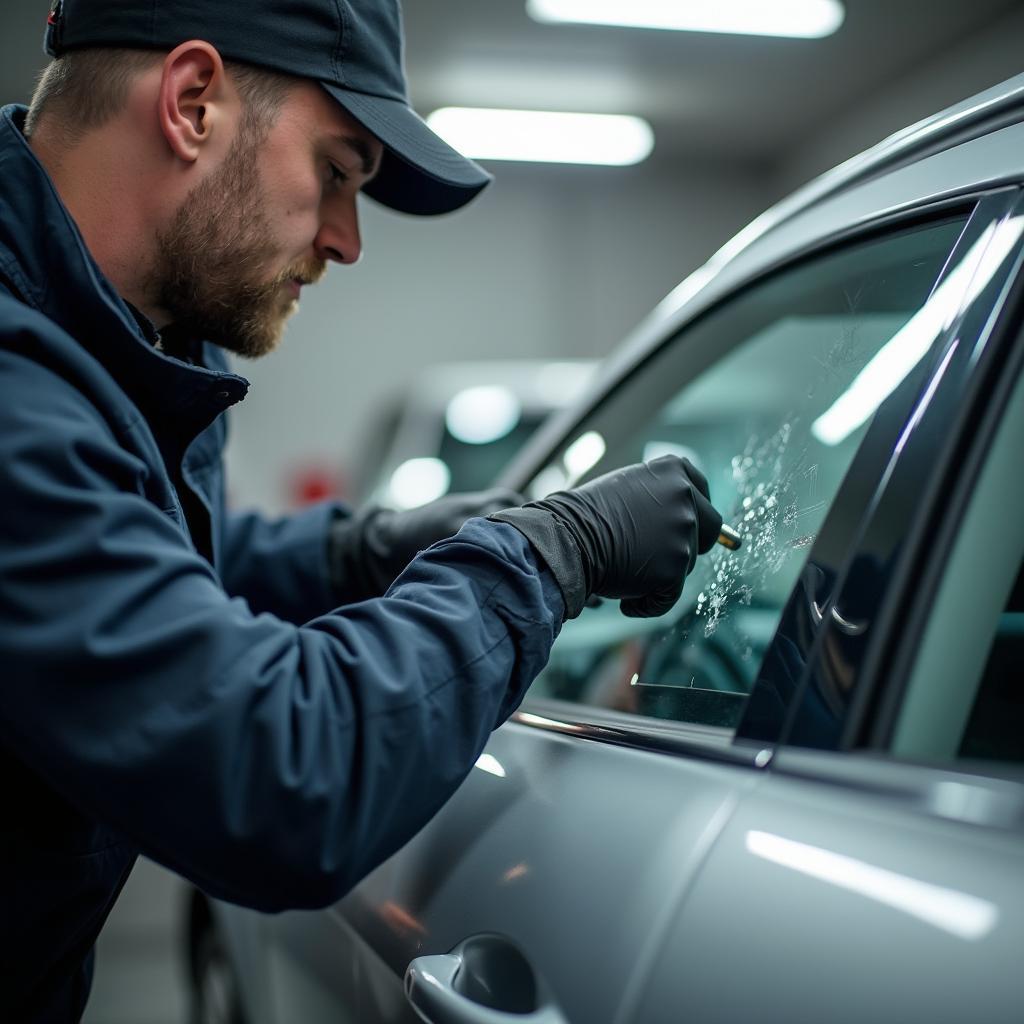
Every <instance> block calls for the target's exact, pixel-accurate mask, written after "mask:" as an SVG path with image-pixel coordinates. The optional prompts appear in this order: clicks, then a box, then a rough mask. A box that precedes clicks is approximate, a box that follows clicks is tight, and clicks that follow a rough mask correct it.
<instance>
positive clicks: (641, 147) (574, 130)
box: [427, 107, 654, 167]
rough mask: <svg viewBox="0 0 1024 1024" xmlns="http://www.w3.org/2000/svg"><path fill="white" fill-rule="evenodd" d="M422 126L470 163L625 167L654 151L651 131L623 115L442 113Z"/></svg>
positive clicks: (456, 110)
mask: <svg viewBox="0 0 1024 1024" xmlns="http://www.w3.org/2000/svg"><path fill="white" fill-rule="evenodd" d="M427 124H428V125H430V127H431V129H432V130H433V131H434V132H436V133H437V134H438V135H440V136H441V138H442V139H444V140H445V142H447V143H448V145H450V146H452V147H453V148H455V149H457V150H458V151H459V152H460V153H462V154H463V155H465V156H468V157H472V158H473V159H475V160H528V161H538V162H543V163H558V164H604V165H609V166H616V167H624V166H628V165H629V164H638V163H640V161H641V160H644V159H646V158H647V156H649V155H650V152H651V150H652V149H653V148H654V132H653V131H651V126H650V125H649V124H648V123H647V122H646V121H644V120H642V119H641V118H639V117H629V116H626V115H623V114H562V113H556V112H553V111H544V110H488V109H486V108H481V107H442V108H441V109H440V110H435V111H434V113H433V114H431V115H430V117H428V118H427Z"/></svg>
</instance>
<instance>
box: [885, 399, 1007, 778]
mask: <svg viewBox="0 0 1024 1024" xmlns="http://www.w3.org/2000/svg"><path fill="white" fill-rule="evenodd" d="M1022 437H1024V381H1018V382H1017V385H1016V391H1015V394H1014V395H1013V397H1012V399H1011V401H1010V403H1009V405H1008V406H1007V409H1006V410H1005V412H1004V414H1003V417H1002V421H1001V423H1000V426H999V431H998V434H997V435H996V438H995V440H994V442H993V443H992V445H991V447H990V448H989V450H988V453H987V456H986V460H985V464H984V466H983V468H982V470H981V474H980V476H979V479H978V481H977V483H976V484H975V486H974V488H973V493H972V496H971V502H970V505H969V506H968V508H967V512H966V514H965V515H964V516H963V520H962V522H961V523H960V524H959V525H958V529H957V540H956V543H955V545H954V546H953V549H952V551H948V552H946V553H945V554H944V556H943V557H944V559H945V572H944V576H943V580H942V582H941V584H940V586H939V589H938V592H937V594H936V597H935V600H934V602H933V605H932V608H931V613H930V616H929V620H928V623H927V625H926V627H925V630H924V634H923V637H922V639H921V643H920V647H919V651H920V653H919V655H918V658H917V662H916V664H915V665H914V668H913V670H912V672H911V675H910V678H909V680H908V683H907V690H906V694H905V696H904V700H903V704H902V707H901V708H900V712H899V715H898V716H897V720H896V727H895V730H894V732H893V742H892V749H893V752H894V753H895V754H896V755H897V756H900V757H905V758H911V759H914V760H926V761H940V762H949V761H955V760H957V759H971V760H983V761H1012V762H1017V763H1022V762H1024V568H1022V563H1024V519H1022V518H1021V516H1020V515H1019V513H1016V511H1015V510H1018V509H1020V507H1021V504H1022V502H1024V477H1022V476H1021V472H1020V444H1021V438H1022Z"/></svg>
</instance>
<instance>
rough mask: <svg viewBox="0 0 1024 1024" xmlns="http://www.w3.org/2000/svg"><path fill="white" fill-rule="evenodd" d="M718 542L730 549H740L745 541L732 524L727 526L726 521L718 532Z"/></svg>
mask: <svg viewBox="0 0 1024 1024" xmlns="http://www.w3.org/2000/svg"><path fill="white" fill-rule="evenodd" d="M718 543H719V544H721V545H722V547H723V548H728V549H729V550H730V551H738V550H739V548H740V545H741V544H742V543H743V538H742V537H741V536H740V535H739V533H738V532H737V531H736V530H734V529H733V528H732V527H731V526H726V525H725V523H722V529H721V531H720V532H719V534H718Z"/></svg>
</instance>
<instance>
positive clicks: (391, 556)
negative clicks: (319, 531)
mask: <svg viewBox="0 0 1024 1024" xmlns="http://www.w3.org/2000/svg"><path fill="white" fill-rule="evenodd" d="M522 501H523V497H522V495H520V494H516V492H515V491H511V490H508V489H506V488H494V489H492V490H489V491H474V492H471V493H467V494H446V495H445V496H444V497H443V498H438V499H437V501H432V502H429V503H428V504H426V505H420V506H419V508H413V509H409V510H408V511H406V512H395V511H392V510H391V509H386V508H380V507H379V506H373V507H371V508H368V509H365V510H364V511H362V512H359V513H358V514H356V515H354V516H351V517H345V518H338V519H337V520H335V522H334V523H333V525H332V527H331V536H330V554H329V559H330V568H331V579H332V582H333V583H334V589H335V591H336V593H337V594H338V597H339V600H341V601H342V602H344V603H350V602H353V601H362V600H365V599H366V598H370V597H379V596H380V595H381V594H383V593H384V591H386V590H387V589H388V587H389V586H391V584H392V582H393V581H394V580H395V578H396V577H397V576H398V575H399V573H401V571H402V570H403V569H404V568H405V567H406V566H407V565H408V564H409V563H410V562H411V561H412V560H413V559H414V558H415V557H416V555H417V554H418V553H419V552H420V551H422V550H423V549H424V548H428V547H430V545H431V544H433V543H434V542H435V541H439V540H443V539H444V538H445V537H451V536H453V535H454V534H456V533H458V532H459V528H460V527H461V526H462V524H463V523H464V522H465V521H466V520H467V519H472V518H473V517H474V516H486V515H489V514H490V513H491V512H496V511H498V510H499V509H503V508H507V507H508V506H510V505H519V504H521V503H522Z"/></svg>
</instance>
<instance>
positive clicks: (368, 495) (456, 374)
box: [355, 359, 598, 508]
mask: <svg viewBox="0 0 1024 1024" xmlns="http://www.w3.org/2000/svg"><path fill="white" fill-rule="evenodd" d="M597 365H598V364H597V362H596V361H594V360H589V359H562V360H541V359H537V360H490V361H480V362H452V363H440V364H437V365H435V366H431V367H429V368H428V369H427V370H426V371H424V372H423V373H422V374H421V375H419V377H418V378H417V380H416V383H415V385H414V386H413V387H412V388H410V389H409V393H408V394H407V395H406V396H405V397H404V398H403V399H402V400H401V401H398V402H396V403H395V404H394V405H393V406H392V407H391V408H390V409H389V410H388V411H387V412H386V413H385V414H384V416H383V418H382V421H381V423H380V424H379V426H378V428H377V429H375V430H374V431H373V432H372V434H373V437H374V438H375V440H374V442H373V443H372V444H371V445H370V446H369V447H368V448H367V449H366V451H365V452H364V454H363V459H362V463H361V465H360V467H359V468H358V469H357V471H356V474H355V476H356V492H355V500H356V502H357V504H362V503H363V502H365V501H374V502H379V503H380V504H384V505H387V506H389V507H391V508H413V507H415V506H416V505H422V504H425V503H426V502H428V501H433V500H434V499H435V498H440V497H441V496H442V495H443V494H447V493H449V492H460V491H461V492H465V491H478V490H481V489H483V488H485V487H489V486H490V485H491V484H492V483H493V482H494V479H495V477H496V476H497V475H498V473H499V472H500V471H501V470H502V469H504V468H505V466H506V465H507V463H508V462H509V460H510V459H511V458H512V456H513V455H515V454H516V453H517V452H518V451H519V449H520V448H522V446H523V444H524V443H525V442H526V441H527V440H528V439H529V438H530V436H531V435H532V434H533V432H534V431H535V430H536V429H537V428H538V427H539V426H540V425H541V424H542V423H543V422H544V420H545V419H547V417H548V416H550V415H551V414H552V413H554V412H558V411H560V410H563V409H565V408H566V407H567V406H569V405H571V404H572V403H573V402H575V401H576V400H577V399H578V398H580V397H581V396H582V394H583V392H584V391H585V390H586V388H587V386H588V384H589V383H590V381H591V379H592V377H593V375H594V372H595V371H596V369H597Z"/></svg>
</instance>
